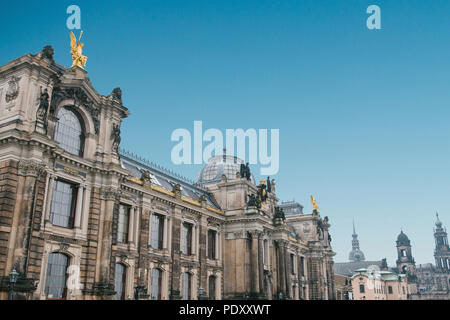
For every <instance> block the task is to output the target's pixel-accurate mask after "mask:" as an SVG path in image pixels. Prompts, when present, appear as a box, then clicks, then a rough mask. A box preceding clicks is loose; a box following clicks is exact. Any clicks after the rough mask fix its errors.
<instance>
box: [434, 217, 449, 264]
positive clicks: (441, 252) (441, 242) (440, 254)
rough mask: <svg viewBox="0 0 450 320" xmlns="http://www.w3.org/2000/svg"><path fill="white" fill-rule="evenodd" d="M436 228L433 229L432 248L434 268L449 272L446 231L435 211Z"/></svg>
mask: <svg viewBox="0 0 450 320" xmlns="http://www.w3.org/2000/svg"><path fill="white" fill-rule="evenodd" d="M435 225H436V228H435V229H434V239H435V242H436V248H435V250H434V257H435V259H436V268H437V269H438V270H439V272H448V273H450V250H449V246H448V238H447V232H446V230H445V228H443V227H442V222H441V221H440V220H439V214H438V213H436V224H435Z"/></svg>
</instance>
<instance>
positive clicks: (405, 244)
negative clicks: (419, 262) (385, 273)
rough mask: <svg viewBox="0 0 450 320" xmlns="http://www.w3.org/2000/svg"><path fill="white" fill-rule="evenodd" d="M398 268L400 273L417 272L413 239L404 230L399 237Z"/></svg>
mask: <svg viewBox="0 0 450 320" xmlns="http://www.w3.org/2000/svg"><path fill="white" fill-rule="evenodd" d="M397 254H398V259H397V269H398V272H399V273H404V274H406V273H409V274H415V271H416V262H415V261H414V258H413V256H412V252H411V241H409V238H408V236H407V235H406V234H404V233H403V230H402V231H401V232H400V234H399V235H398V237H397Z"/></svg>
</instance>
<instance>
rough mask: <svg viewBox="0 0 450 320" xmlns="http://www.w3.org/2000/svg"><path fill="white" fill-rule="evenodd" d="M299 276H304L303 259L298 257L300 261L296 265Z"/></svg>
mask: <svg viewBox="0 0 450 320" xmlns="http://www.w3.org/2000/svg"><path fill="white" fill-rule="evenodd" d="M298 269H299V271H298V272H299V274H300V275H301V276H305V257H300V261H299V263H298Z"/></svg>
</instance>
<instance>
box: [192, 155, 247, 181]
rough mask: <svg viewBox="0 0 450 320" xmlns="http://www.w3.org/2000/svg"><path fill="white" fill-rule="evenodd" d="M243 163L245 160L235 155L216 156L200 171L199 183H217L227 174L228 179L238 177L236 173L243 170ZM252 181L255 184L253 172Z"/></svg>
mask: <svg viewBox="0 0 450 320" xmlns="http://www.w3.org/2000/svg"><path fill="white" fill-rule="evenodd" d="M241 164H244V161H242V160H241V159H239V158H237V157H234V156H216V157H212V158H211V159H209V160H208V164H207V165H206V166H205V167H204V168H203V169H202V171H200V174H199V176H198V178H197V183H199V184H211V183H217V182H220V181H221V180H222V175H225V176H226V177H227V179H228V180H233V179H236V174H237V173H238V172H241ZM251 182H252V183H253V184H255V179H254V177H253V174H252V176H251Z"/></svg>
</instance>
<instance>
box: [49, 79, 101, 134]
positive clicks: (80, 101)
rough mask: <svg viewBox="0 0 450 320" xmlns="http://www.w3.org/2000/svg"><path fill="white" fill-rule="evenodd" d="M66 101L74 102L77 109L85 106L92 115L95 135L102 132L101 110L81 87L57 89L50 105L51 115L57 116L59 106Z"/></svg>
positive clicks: (54, 90)
mask: <svg viewBox="0 0 450 320" xmlns="http://www.w3.org/2000/svg"><path fill="white" fill-rule="evenodd" d="M64 100H73V101H74V106H75V107H76V108H78V107H80V106H83V107H84V108H85V109H86V110H87V111H88V112H89V114H90V115H91V117H92V121H93V122H94V128H95V133H96V134H98V132H99V130H100V118H99V116H100V108H98V107H96V106H95V104H94V102H93V101H92V99H90V98H89V97H88V95H87V94H86V92H85V91H84V90H83V89H82V88H80V87H55V88H54V89H53V94H52V102H51V104H50V115H52V116H56V114H55V112H56V109H57V108H58V105H59V104H60V103H61V102H62V101H64Z"/></svg>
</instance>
